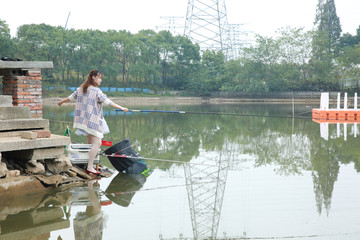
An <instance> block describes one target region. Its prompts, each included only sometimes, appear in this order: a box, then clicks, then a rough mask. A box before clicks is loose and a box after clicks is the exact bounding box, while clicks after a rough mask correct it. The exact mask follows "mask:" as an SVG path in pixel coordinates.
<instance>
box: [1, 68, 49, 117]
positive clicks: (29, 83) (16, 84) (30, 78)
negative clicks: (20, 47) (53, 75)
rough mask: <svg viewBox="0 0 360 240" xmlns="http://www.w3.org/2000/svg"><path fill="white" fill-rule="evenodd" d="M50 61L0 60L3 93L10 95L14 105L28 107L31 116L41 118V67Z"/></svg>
mask: <svg viewBox="0 0 360 240" xmlns="http://www.w3.org/2000/svg"><path fill="white" fill-rule="evenodd" d="M52 67H53V63H52V62H28V61H14V62H11V61H9V62H8V61H0V75H2V76H3V77H2V79H3V80H2V83H3V95H11V96H12V99H13V105H14V106H20V107H24V106H25V107H29V108H30V112H31V116H32V118H42V115H43V112H42V108H43V103H42V78H41V68H52Z"/></svg>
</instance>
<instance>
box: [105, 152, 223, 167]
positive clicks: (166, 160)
mask: <svg viewBox="0 0 360 240" xmlns="http://www.w3.org/2000/svg"><path fill="white" fill-rule="evenodd" d="M101 155H102V156H105V157H118V158H133V159H139V160H141V159H144V160H150V161H160V162H171V163H180V164H191V165H200V166H207V167H219V166H218V165H212V164H204V163H192V162H182V161H176V160H168V159H158V158H144V157H132V156H126V155H116V154H111V155H107V154H104V153H103V154H101ZM222 167H227V165H226V164H225V165H223V166H222Z"/></svg>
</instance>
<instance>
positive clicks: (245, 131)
mask: <svg viewBox="0 0 360 240" xmlns="http://www.w3.org/2000/svg"><path fill="white" fill-rule="evenodd" d="M139 108H140V109H141V107H139ZM163 108H164V110H167V108H169V107H167V106H164V107H163ZM178 108H179V110H185V111H187V110H189V109H190V110H191V111H196V110H197V108H201V111H202V112H205V111H208V112H224V111H229V112H241V113H249V114H256V115H261V114H263V115H264V117H259V116H257V117H234V116H211V115H206V116H204V115H180V116H179V115H174V114H142V113H137V114H120V113H118V112H113V111H111V110H109V113H108V115H107V116H106V117H107V122H108V124H109V127H110V130H111V132H110V134H109V135H107V136H106V139H105V140H109V141H112V142H118V141H119V140H121V139H125V138H129V139H131V141H132V143H133V144H135V146H134V149H136V151H137V152H139V153H141V155H142V156H144V157H149V158H154V159H170V160H174V161H180V162H183V163H184V165H185V166H187V167H185V171H184V178H185V179H183V180H184V181H185V182H186V184H185V185H186V194H187V196H186V197H187V200H188V204H189V214H190V216H189V219H190V220H191V222H190V224H191V226H192V235H193V237H194V238H195V239H202V238H210V239H215V238H218V236H217V235H218V234H217V232H218V231H219V230H218V229H219V224H220V229H221V223H219V222H220V219H221V214H220V213H221V211H222V207H224V206H222V204H223V203H224V200H223V199H224V195H225V193H226V191H225V190H224V189H225V188H227V187H228V186H229V184H230V185H231V186H232V187H233V189H236V190H234V191H236V194H239V195H240V193H238V192H239V191H240V190H239V189H240V187H238V188H237V186H233V185H236V184H237V185H242V184H245V183H246V184H248V185H250V184H254V185H252V186H254V189H251V191H250V190H249V191H250V193H252V192H256V194H257V195H256V196H258V195H260V196H262V195H264V199H266V198H267V197H268V195H272V196H274V198H276V197H278V198H279V199H276V200H277V201H276V202H285V200H286V199H288V198H289V197H290V196H289V195H290V193H289V192H282V191H280V190H282V189H280V190H279V189H274V190H273V191H274V192H272V191H270V190H267V188H265V187H264V186H268V188H274V186H279V185H276V184H277V182H276V181H278V179H282V180H283V182H282V184H283V186H282V185H280V186H281V187H287V188H286V189H288V190H289V191H290V192H291V193H295V194H296V193H297V191H295V190H296V187H298V185H295V186H292V185H290V183H288V181H290V180H291V179H299V183H297V184H299V185H301V187H300V190H302V189H308V188H309V189H310V193H308V192H306V193H307V195H306V196H299V197H298V199H294V200H293V201H294V202H293V205H290V206H287V207H288V208H286V211H288V212H295V213H298V212H296V210H295V209H296V207H298V206H299V205H301V204H304V202H302V201H301V199H304V198H306V199H307V203H308V204H309V206H308V205H306V206H305V205H302V206H303V207H304V208H306V210H307V211H306V214H307V215H308V216H311V217H308V216H300V217H298V218H296V217H294V218H291V216H287V215H286V214H283V213H284V212H285V210H284V209H285V208H284V209H282V208H279V210H280V211H278V212H279V213H281V214H283V215H285V217H288V218H289V219H290V220H289V219H288V222H291V223H295V224H293V225H291V226H288V225H286V221H285V220H284V221H283V224H284V226H287V227H288V228H289V229H290V230H294V229H295V230H297V229H301V226H305V227H304V229H307V228H306V227H307V226H309V225H310V224H308V222H311V223H313V222H316V223H318V224H319V225H320V227H319V229H321V228H325V229H341V227H340V226H345V225H349V226H350V225H351V224H344V225H342V224H339V226H336V227H334V226H335V225H332V226H330V225H327V223H328V222H326V221H327V220H328V219H327V218H329V219H331V220H332V221H334V220H333V219H332V218H331V216H338V215H336V214H337V212H336V211H335V212H334V211H333V212H332V210H331V209H332V207H334V206H332V205H333V203H334V201H335V202H336V200H338V199H339V193H338V199H334V192H335V190H336V188H335V186H336V184H340V183H341V181H340V180H341V179H340V176H341V167H343V168H344V166H346V167H347V168H346V169H348V171H349V168H353V170H354V172H355V173H358V172H359V171H360V162H359V160H358V159H360V155H359V151H358V146H359V144H360V139H359V138H356V134H350V135H347V141H345V139H344V138H340V137H332V136H334V134H335V135H336V134H337V133H336V131H335V133H334V131H333V130H331V131H330V132H329V136H330V137H329V139H328V140H325V139H324V138H321V136H320V133H319V129H320V126H319V124H318V123H315V122H312V121H311V118H309V119H304V118H294V119H289V118H275V117H274V118H273V117H269V116H271V115H277V116H278V115H282V116H287V115H289V114H290V113H291V106H290V107H289V106H283V105H281V106H268V105H263V106H259V105H247V106H240V105H231V106H226V105H221V106H185V107H178ZM172 109H174V108H172ZM72 110H73V109H72V108H69V109H66V108H62V109H60V110H59V112H57V113H56V114H55V115H54V117H53V119H54V120H56V121H51V122H50V123H51V125H50V126H51V131H52V132H54V133H62V132H64V129H65V126H66V124H69V123H71V121H72V117H71V111H72ZM304 110H306V109H299V110H298V112H304ZM55 111H58V109H55V110H50V112H55ZM46 112H47V111H44V115H45V116H44V117H45V118H46ZM105 112H106V111H105ZM295 114H296V112H295ZM309 116H310V112H309ZM49 117H50V115H49ZM335 130H336V129H335ZM347 131H348V130H346V133H347ZM350 131H355V130H351V129H350ZM355 133H357V131H355ZM341 134H343V135H344V134H345V132H344V131H341V132H340V135H341ZM352 135H355V136H354V137H352ZM74 141H81V139H74ZM209 155H211V157H210V160H209V159H208V158H207V157H206V156H209ZM208 161H212V162H211V163H209V162H208ZM220 162H221V163H220ZM223 162H225V163H227V164H228V166H229V167H228V168H222V166H223V165H222V163H223ZM101 163H102V164H104V165H106V164H108V165H107V166H108V167H111V164H110V163H108V162H107V159H106V158H102V160H101ZM147 163H148V165H149V167H150V168H152V169H160V170H161V171H170V169H173V168H174V166H176V165H177V166H178V165H179V164H177V163H174V162H162V161H156V160H153V161H147ZM185 163H205V164H206V163H207V164H208V165H215V167H214V166H213V167H209V168H207V167H205V166H201V165H195V164H185ZM205 164H204V165H205ZM244 165H246V167H247V169H244ZM229 171H230V172H229ZM343 171H344V170H343ZM245 172H246V174H249V175H246V174H245ZM177 174H179V173H177ZM228 174H232V175H234V176H235V177H233V178H231V180H229V176H228ZM242 174H243V175H242ZM261 174H266V177H267V178H265V177H264V178H261V176H262V175H261ZM244 175H245V176H244ZM354 175H355V174H353V175H352V176H354ZM123 177H124V176H121V177H118V176H116V179H118V178H119V179H120V180H119V182H123V183H120V184H115V182H114V184H113V185H115V186H117V187H119V186H121V188H119V189H115V190H109V191H108V189H110V185H111V184H110V185H109V187H108V189H107V191H108V195H107V197H109V198H110V197H115V196H116V197H117V199H116V200H119V199H120V200H119V202H118V203H117V205H120V206H122V207H126V206H130V205H131V202H132V201H134V200H133V199H134V198H133V197H134V195H133V194H134V193H136V191H137V189H140V188H142V187H143V184H145V183H143V181H139V180H137V179H127V180H126V181H125V180H124V181H122V180H121V178H123ZM346 177H347V176H345V177H344V176H343V178H346ZM244 178H245V179H244ZM247 178H250V179H254V178H255V179H256V180H258V181H259V183H258V185H256V184H255V183H253V182H250V181H248V179H247ZM239 179H241V180H245V181H240V180H239ZM354 179H355V180H357V179H358V178H356V177H354ZM114 180H115V178H114ZM166 180H169V179H166ZM287 180H288V181H287ZM116 181H118V180H116ZM234 181H237V182H236V184H235V183H234ZM272 181H273V182H274V185H272ZM352 181H354V180H348V182H349V183H352ZM124 182H129V183H131V184H130V185H129V186H128V190H126V189H122V188H125V186H122V185H124ZM146 184H148V182H147V183H146ZM346 186H351V185H350V184H347V185H346ZM111 188H113V186H112V187H111ZM345 189H346V192H345V193H344V194H348V195H351V194H353V193H354V191H353V190H350V189H347V188H345ZM271 190H272V189H271ZM292 191H293V192H292ZM343 191H345V190H343ZM117 192H121V193H123V192H125V193H126V194H115V193H117ZM230 194H233V195H235V196H237V195H236V194H235V193H233V192H230ZM248 194H249V192H245V193H244V195H245V196H243V198H240V197H238V199H240V200H242V201H245V200H246V198H247V195H248ZM137 196H138V195H137ZM341 196H345V195H341ZM341 196H340V198H341ZM252 197H253V196H252ZM244 199H245V200H244ZM309 199H311V200H309ZM257 200H258V202H256V204H258V205H256V204H255V203H254V205H256V207H254V209H255V210H257V209H258V208H261V209H262V211H264V212H265V213H268V212H266V211H270V212H271V210H273V209H275V207H274V208H273V209H271V207H272V206H273V205H270V204H269V203H267V202H266V200H263V199H257ZM112 201H113V202H114V203H116V202H115V199H112ZM144 201H145V200H144ZM240 203H241V204H244V203H243V202H241V201H240ZM352 203H353V204H355V202H354V201H353V202H352ZM228 204H229V205H230V206H229V208H232V209H237V207H238V203H237V202H231V201H230V203H228ZM338 204H339V202H338ZM341 204H344V203H341ZM310 205H311V206H310ZM221 206H222V207H221ZM276 206H277V205H276ZM342 206H345V207H346V203H345V205H342ZM292 207H294V208H295V209H293V208H292ZM335 207H338V206H335ZM267 208H269V209H267ZM126 209H135V208H132V207H130V208H126ZM246 210H247V209H245V211H238V213H237V214H238V215H239V216H247V215H246V214H244V212H246ZM356 211H357V212H358V209H356ZM251 214H258V215H257V216H258V217H259V218H260V219H259V220H258V221H259V222H261V220H262V219H265V218H264V215H261V211H253V212H251ZM312 214H315V216H313V215H312ZM348 214H351V213H350V212H349V213H348ZM299 215H300V214H299ZM274 216H275V215H274ZM149 217H151V216H149ZM265 217H266V216H265ZM244 218H245V217H244ZM324 218H325V219H327V220H323V219H324ZM274 219H276V220H283V219H277V218H276V216H275V217H274ZM299 219H300V220H299ZM303 219H306V221H307V223H304V222H302V221H301V220H303ZM319 219H321V220H322V221H323V222H321V223H323V224H324V225H321V224H320V223H319V222H320V220H319ZM190 220H189V221H190ZM237 220H238V219H237ZM246 220H248V219H246ZM297 220H298V221H297ZM248 221H249V220H248ZM317 221H319V222H317ZM244 222H245V223H244V225H246V221H244ZM251 223H252V224H253V226H254V227H253V228H256V230H254V229H247V230H246V229H244V230H243V229H241V230H239V228H238V226H236V227H233V229H236V230H234V231H233V232H235V234H232V235H238V236H239V235H240V234H242V233H243V232H248V233H247V236H254V232H255V233H258V232H259V234H258V235H257V236H260V237H263V236H265V235H266V234H261V233H262V232H261V229H262V228H257V226H258V225H257V223H256V222H251ZM262 223H263V222H262ZM226 224H228V225H231V224H232V223H231V221H230V223H229V221H228V222H226ZM269 224H270V225H271V227H272V228H273V229H277V227H278V226H277V225H276V224H275V223H274V224H271V223H269ZM249 225H250V224H249ZM324 226H325V227H324ZM278 228H279V229H280V230H279V232H278V233H279V234H278V235H279V236H291V235H290V234H288V235H282V233H283V232H286V230H287V228H286V227H282V228H281V227H278ZM344 228H345V227H344ZM237 230H238V232H236V231H237ZM251 230H252V232H251ZM290 230H289V231H290ZM301 230H303V229H301ZM225 231H228V230H225ZM340 231H341V230H340ZM221 232H224V230H222V231H220V233H221ZM229 232H231V231H229ZM269 232H270V233H272V232H273V230H269ZM299 232H300V230H299ZM309 232H311V233H314V232H315V233H316V231H313V232H312V231H309ZM229 234H230V233H229ZM255 235H256V234H255ZM274 235H275V234H268V235H266V236H268V237H269V238H270V237H272V236H274ZM297 235H299V236H301V235H303V236H306V234H302V233H301V232H300V233H298V234H297ZM229 236H230V235H229ZM164 238H165V237H164ZM340 239H341V238H340Z"/></svg>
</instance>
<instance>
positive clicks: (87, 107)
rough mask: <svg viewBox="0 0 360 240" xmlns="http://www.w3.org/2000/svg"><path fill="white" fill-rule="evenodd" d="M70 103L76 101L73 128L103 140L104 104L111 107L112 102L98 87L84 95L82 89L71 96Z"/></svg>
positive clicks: (90, 88)
mask: <svg viewBox="0 0 360 240" xmlns="http://www.w3.org/2000/svg"><path fill="white" fill-rule="evenodd" d="M69 98H70V101H76V104H75V112H74V124H73V127H74V128H77V129H81V130H83V131H85V132H87V133H88V134H91V135H94V136H96V137H99V138H103V137H104V134H103V132H104V131H103V127H104V123H103V109H102V104H106V105H110V104H111V102H112V101H111V100H110V99H108V98H107V96H106V95H105V94H104V93H103V92H102V91H101V90H100V89H99V88H97V87H93V86H91V87H89V88H88V89H87V92H86V93H83V90H82V87H79V88H77V89H76V91H75V92H74V93H73V94H71V95H70V96H69Z"/></svg>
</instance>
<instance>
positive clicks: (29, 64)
mask: <svg viewBox="0 0 360 240" xmlns="http://www.w3.org/2000/svg"><path fill="white" fill-rule="evenodd" d="M15 68H22V69H41V68H54V64H53V62H52V61H1V60H0V69H15Z"/></svg>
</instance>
